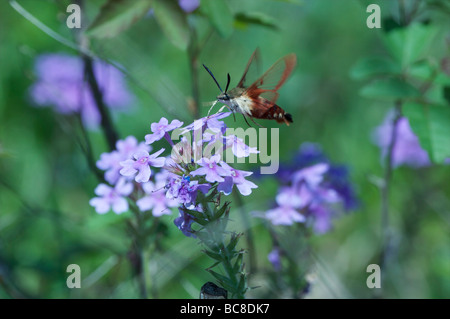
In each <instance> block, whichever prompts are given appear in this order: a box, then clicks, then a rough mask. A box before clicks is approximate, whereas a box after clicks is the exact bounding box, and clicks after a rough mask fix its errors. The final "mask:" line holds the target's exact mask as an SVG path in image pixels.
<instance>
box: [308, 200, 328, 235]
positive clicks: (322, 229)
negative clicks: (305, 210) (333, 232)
mask: <svg viewBox="0 0 450 319" xmlns="http://www.w3.org/2000/svg"><path fill="white" fill-rule="evenodd" d="M332 213H333V212H332V210H331V209H329V208H328V207H326V206H324V205H315V206H314V207H312V208H311V214H310V215H311V217H312V220H313V228H314V232H316V233H317V234H324V233H326V232H328V231H329V230H330V229H331V228H332V224H331V219H332V217H333V216H332Z"/></svg>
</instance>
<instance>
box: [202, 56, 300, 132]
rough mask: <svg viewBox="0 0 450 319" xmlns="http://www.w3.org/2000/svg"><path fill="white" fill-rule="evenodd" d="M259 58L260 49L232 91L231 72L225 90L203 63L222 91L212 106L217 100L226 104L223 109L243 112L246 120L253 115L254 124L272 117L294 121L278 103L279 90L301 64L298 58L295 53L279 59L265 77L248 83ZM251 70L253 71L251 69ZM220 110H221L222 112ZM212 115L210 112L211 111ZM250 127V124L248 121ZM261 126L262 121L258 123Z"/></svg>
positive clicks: (289, 121) (287, 122)
mask: <svg viewBox="0 0 450 319" xmlns="http://www.w3.org/2000/svg"><path fill="white" fill-rule="evenodd" d="M258 61H259V50H258V49H256V50H255V51H254V52H253V54H252V56H251V57H250V60H249V61H248V63H247V67H246V68H245V71H244V74H243V75H242V78H241V80H240V81H239V83H238V85H237V86H236V87H235V88H234V89H231V90H230V91H228V87H229V85H230V74H229V73H228V74H227V77H228V78H227V86H226V88H225V91H223V90H222V88H221V87H220V85H219V83H218V82H217V80H216V78H215V77H214V75H213V74H212V72H211V71H210V70H209V69H208V68H207V67H206V66H205V65H204V64H203V67H204V68H205V69H206V71H208V73H209V74H210V75H211V77H212V78H213V79H214V82H216V84H217V87H218V88H219V90H220V91H221V94H220V95H219V96H217V100H216V101H214V103H213V105H212V107H211V108H210V110H209V111H211V109H212V108H213V107H214V105H215V104H216V103H217V102H221V103H223V104H225V105H224V106H223V107H222V108H221V109H220V111H221V110H222V109H223V108H224V107H227V108H228V109H229V110H230V111H231V112H233V115H234V113H235V112H238V113H241V114H242V115H243V116H244V119H245V121H246V123H247V124H248V121H247V118H246V117H249V118H250V119H251V120H252V121H253V122H254V123H256V122H255V121H254V120H253V119H254V118H255V119H269V120H275V121H277V122H278V123H286V124H287V125H288V126H289V123H292V122H293V121H292V115H291V114H289V113H286V111H284V110H283V109H282V108H281V107H279V106H278V105H277V104H276V101H277V99H278V96H279V93H278V90H279V89H280V88H281V86H282V85H283V84H284V82H286V80H287V78H288V77H289V75H290V74H291V72H292V70H293V69H294V67H295V65H296V63H297V57H296V56H295V54H294V53H291V54H288V55H286V56H285V57H282V58H281V59H279V60H278V61H276V62H275V63H274V64H273V65H272V66H271V67H270V68H269V69H268V70H267V71H266V72H265V73H264V74H263V75H262V76H261V77H259V78H258V79H257V80H256V81H254V82H253V83H252V84H250V85H248V83H247V77H248V75H249V73H252V72H251V71H254V69H255V68H257V64H258ZM249 71H250V72H249ZM220 111H219V112H220ZM208 114H209V112H208ZM256 124H258V123H256ZM248 125H249V126H250V124H248ZM258 125H259V124H258Z"/></svg>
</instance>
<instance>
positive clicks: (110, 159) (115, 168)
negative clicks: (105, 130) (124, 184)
mask: <svg viewBox="0 0 450 319" xmlns="http://www.w3.org/2000/svg"><path fill="white" fill-rule="evenodd" d="M116 148H117V150H115V151H112V152H110V153H102V154H101V155H100V159H99V160H98V161H97V167H98V168H99V169H101V170H104V171H106V172H105V180H106V181H107V182H108V183H110V184H111V185H114V184H115V183H116V182H117V180H118V179H119V178H120V176H121V175H120V173H119V171H120V170H121V169H122V165H120V162H122V161H125V160H128V159H131V158H132V155H133V154H134V153H137V152H140V151H146V152H150V151H151V146H149V145H145V144H144V143H143V142H141V143H138V141H137V139H136V138H135V137H134V136H128V137H127V138H125V139H124V140H118V141H117V143H116Z"/></svg>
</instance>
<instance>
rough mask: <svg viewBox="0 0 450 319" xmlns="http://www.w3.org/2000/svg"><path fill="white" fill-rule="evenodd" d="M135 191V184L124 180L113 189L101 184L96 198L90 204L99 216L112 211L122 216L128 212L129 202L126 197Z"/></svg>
mask: <svg viewBox="0 0 450 319" xmlns="http://www.w3.org/2000/svg"><path fill="white" fill-rule="evenodd" d="M132 191H133V184H131V183H127V182H126V180H125V179H124V178H122V179H120V180H119V181H118V182H117V184H116V186H115V187H114V188H113V187H111V186H108V185H106V184H99V185H98V186H97V188H96V189H95V194H96V195H97V196H98V197H94V198H92V199H91V200H90V201H89V204H90V205H91V206H93V207H95V210H96V211H97V213H99V214H105V213H107V212H108V211H109V210H110V209H112V210H113V211H114V212H115V213H116V214H121V213H123V212H126V211H127V210H128V202H127V200H126V198H125V196H128V195H130V194H131V192H132Z"/></svg>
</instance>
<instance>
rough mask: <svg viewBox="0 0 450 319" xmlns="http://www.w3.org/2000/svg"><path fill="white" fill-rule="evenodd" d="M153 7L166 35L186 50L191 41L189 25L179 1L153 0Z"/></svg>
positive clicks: (177, 45)
mask: <svg viewBox="0 0 450 319" xmlns="http://www.w3.org/2000/svg"><path fill="white" fill-rule="evenodd" d="M153 9H154V10H155V18H156V21H157V22H158V24H159V26H160V27H161V30H162V32H163V33H164V35H165V36H166V37H167V38H168V39H169V41H170V42H172V43H173V44H174V45H175V46H176V47H178V48H180V49H181V50H186V48H187V46H188V43H189V25H188V23H187V18H186V15H185V14H184V12H183V11H182V10H181V8H180V6H179V5H178V3H177V2H176V1H174V0H153Z"/></svg>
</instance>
